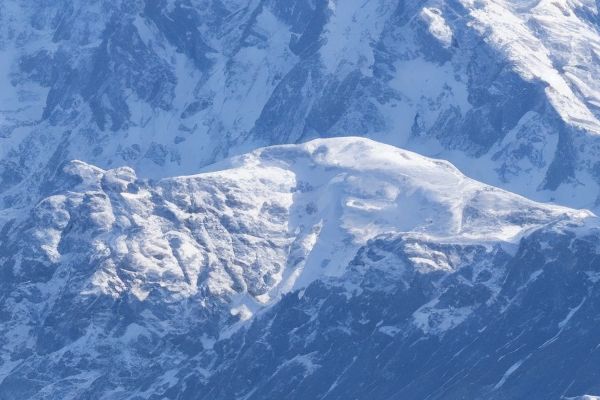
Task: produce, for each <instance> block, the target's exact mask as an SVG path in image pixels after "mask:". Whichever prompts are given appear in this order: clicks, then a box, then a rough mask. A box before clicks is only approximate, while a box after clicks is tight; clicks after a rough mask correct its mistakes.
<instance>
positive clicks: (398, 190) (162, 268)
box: [0, 138, 600, 399]
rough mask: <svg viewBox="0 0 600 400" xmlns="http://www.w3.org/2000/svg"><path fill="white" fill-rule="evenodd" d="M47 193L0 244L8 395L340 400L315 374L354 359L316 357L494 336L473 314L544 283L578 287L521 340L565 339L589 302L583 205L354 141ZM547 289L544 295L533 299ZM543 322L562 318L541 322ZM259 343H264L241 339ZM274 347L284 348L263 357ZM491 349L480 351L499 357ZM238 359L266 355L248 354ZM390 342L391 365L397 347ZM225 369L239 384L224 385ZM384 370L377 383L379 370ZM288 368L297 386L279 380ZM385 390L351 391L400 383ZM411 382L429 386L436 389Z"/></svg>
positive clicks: (69, 175) (91, 170)
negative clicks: (528, 194) (532, 195)
mask: <svg viewBox="0 0 600 400" xmlns="http://www.w3.org/2000/svg"><path fill="white" fill-rule="evenodd" d="M45 190H46V191H47V192H48V197H46V198H45V199H43V200H42V201H40V202H39V203H38V204H37V205H36V206H35V207H34V208H33V209H32V210H31V212H29V213H27V214H19V215H15V216H14V218H13V219H12V220H11V221H10V222H9V223H8V224H6V225H5V228H4V229H3V231H2V235H1V238H2V240H1V241H0V254H2V259H1V261H2V265H3V269H2V272H3V279H2V281H1V282H0V290H1V292H2V293H3V297H2V299H1V300H0V307H1V310H2V314H1V315H2V323H1V324H0V329H1V332H2V335H1V337H2V338H3V341H2V343H1V345H2V352H1V353H2V354H3V357H2V363H3V364H2V367H1V369H0V371H1V373H2V374H1V375H0V397H1V398H6V399H13V398H14V399H17V398H21V399H22V398H32V399H45V398H63V399H81V398H111V399H114V398H127V399H134V398H136V399H137V398H164V397H167V398H186V399H187V398H189V399H195V398H210V399H217V398H223V399H231V398H255V399H266V398H280V396H281V392H280V390H285V391H286V392H287V391H290V393H289V395H290V396H292V397H290V398H307V396H308V397H310V398H347V396H346V394H347V393H352V392H353V391H354V390H358V389H356V388H353V387H352V386H348V385H346V384H345V385H343V386H340V388H339V389H336V387H337V386H338V385H336V384H335V382H334V381H333V379H334V377H335V379H336V380H341V379H346V378H347V376H348V375H346V373H347V372H344V371H343V369H346V368H350V367H352V365H353V362H346V363H345V364H344V363H342V361H341V360H340V359H339V358H340V357H341V358H342V359H344V360H351V359H352V357H355V356H356V357H358V353H356V351H360V352H361V353H362V352H363V351H365V349H364V348H362V349H361V346H356V348H355V350H351V351H350V350H349V351H347V352H346V353H342V352H339V351H333V352H329V351H324V352H321V351H319V350H318V348H320V347H321V346H327V345H330V344H332V343H331V340H333V341H334V343H333V344H335V346H345V345H347V344H348V342H347V340H350V339H351V340H353V341H358V342H361V343H363V345H364V346H379V345H380V342H379V341H380V339H381V338H390V339H389V340H392V339H391V338H396V337H397V340H399V341H400V342H401V344H402V345H404V344H403V343H404V341H405V340H409V339H410V340H416V341H425V342H427V343H429V342H431V341H433V342H438V341H440V340H441V339H442V338H446V337H447V336H448V335H449V336H450V337H452V335H457V334H459V335H466V334H465V333H464V330H465V329H467V330H468V332H471V331H472V330H473V329H474V328H473V327H472V326H473V324H475V325H477V324H485V325H487V324H493V323H496V321H495V320H494V319H493V318H490V317H489V316H488V314H489V313H492V314H493V315H494V316H495V317H496V318H497V317H498V315H500V316H501V317H500V319H502V318H504V317H506V318H508V317H510V316H511V315H512V314H511V313H513V312H516V313H520V312H522V311H523V308H522V307H521V301H522V300H521V298H522V297H523V296H525V299H527V296H529V291H530V290H539V289H536V288H537V285H542V284H543V285H548V284H549V283H547V282H546V279H559V282H557V284H558V283H560V284H561V285H562V284H565V285H567V284H574V283H572V282H571V281H573V280H576V282H577V285H580V286H582V287H585V288H586V289H585V290H581V288H578V289H579V290H577V291H576V292H574V293H573V294H569V296H568V297H567V298H562V297H559V301H560V304H557V305H556V310H555V312H553V314H552V315H543V317H544V318H542V320H541V321H540V324H544V325H543V327H544V329H547V332H546V331H545V333H544V334H543V335H541V334H540V335H538V336H536V343H537V341H540V340H542V339H544V338H546V340H549V339H550V338H551V337H552V336H554V335H557V337H558V335H560V333H561V332H562V330H563V327H566V328H564V329H567V328H568V329H576V327H577V325H573V326H571V325H569V324H567V322H568V321H569V318H571V317H572V316H573V315H574V314H575V312H576V311H577V310H578V309H579V308H580V307H581V306H582V304H583V300H581V302H582V304H579V303H577V304H574V303H573V302H574V301H575V300H573V299H578V301H579V300H580V298H581V299H585V298H587V297H585V296H587V295H590V296H591V295H592V294H591V293H592V288H593V287H594V285H595V283H596V282H597V281H598V279H597V276H596V275H598V274H599V273H600V272H599V271H598V270H597V266H595V263H594V257H597V253H598V251H599V250H598V249H597V246H596V244H594V243H596V242H594V241H595V240H597V239H598V235H599V234H600V231H599V230H598V227H599V225H598V223H597V222H596V217H594V216H593V214H591V213H590V212H586V211H576V210H571V209H568V208H564V207H559V206H551V205H544V204H540V203H535V202H532V201H530V200H527V199H525V198H523V197H520V196H518V195H514V194H511V193H509V192H505V191H502V190H500V189H496V188H493V187H490V186H487V185H484V184H481V183H478V182H476V181H474V180H472V179H469V178H467V177H465V176H464V175H462V174H461V173H460V172H459V171H458V170H457V169H456V168H454V167H453V166H452V165H450V164H449V163H447V162H445V161H439V160H433V159H428V158H424V157H423V156H419V155H417V154H415V153H411V152H408V151H404V150H400V149H398V148H395V147H392V146H389V145H383V144H379V143H377V142H373V141H371V140H368V139H361V138H337V139H320V140H315V141H311V142H309V143H307V144H304V145H283V146H274V147H267V148H264V149H259V150H256V151H254V152H252V153H249V154H246V155H243V156H240V157H237V158H234V159H232V160H228V161H224V162H222V163H220V164H217V165H215V166H212V167H210V170H207V171H205V172H202V173H200V174H198V175H192V176H184V177H174V178H164V179H161V180H158V181H148V180H145V179H138V178H137V177H136V175H135V172H134V171H133V170H132V169H130V168H117V169H113V170H108V171H105V170H101V169H99V168H97V167H93V166H91V165H89V164H85V163H83V162H81V161H74V162H72V163H69V164H66V165H65V166H64V167H63V168H62V170H61V171H60V173H59V174H57V175H56V176H55V177H54V179H53V180H52V181H51V182H48V185H47V186H46V188H45ZM569 246H571V248H572V249H571V250H570V251H567V250H565V249H563V247H564V248H569ZM563 258H571V261H570V262H569V265H570V267H568V266H564V265H563V264H562V263H560V262H559V260H560V261H563V260H562V259H563ZM572 269H575V271H576V272H574V271H572ZM556 274H558V277H557V276H556ZM571 274H572V275H573V276H571ZM563 281H564V282H563ZM558 289H560V288H558ZM558 289H557V290H558ZM282 296H283V297H282ZM332 296H333V297H332ZM340 296H341V297H340ZM373 296H375V297H373ZM555 296H559V293H558V292H556V291H555V290H551V291H549V293H547V294H545V295H543V296H536V297H535V299H534V301H535V302H536V303H535V304H537V302H541V304H546V303H545V301H546V299H547V298H549V299H553V298H555ZM582 296H583V297H582ZM343 299H345V300H343ZM323 301H325V302H327V301H333V303H332V305H331V307H333V308H331V307H330V306H327V307H324V306H323V304H324V303H323ZM340 302H341V303H340ZM355 303H356V304H355ZM379 303H380V304H379ZM590 303H591V300H590ZM395 304H396V305H395ZM578 304H579V305H578ZM517 305H519V306H517ZM575 306H577V307H579V308H577V307H575ZM589 306H590V307H591V306H592V305H591V304H590V305H589ZM526 307H530V306H529V305H526ZM531 307H534V305H532V306H531ZM586 307H587V305H586ZM334 310H335V311H334ZM498 310H502V311H501V312H498ZM569 310H571V311H569ZM534 311H535V310H534ZM535 312H537V311H535ZM535 312H534V314H531V315H529V316H528V318H536V316H537V314H536V313H535ZM289 313H292V314H291V315H289V316H288V317H286V315H287V314H289ZM305 313H306V316H304V315H305ZM321 313H324V314H323V316H322V317H321V316H320V315H321ZM563 314H564V315H563ZM482 315H483V316H482ZM519 315H520V314H519ZM590 316H591V315H590ZM273 318H284V321H279V322H274V321H273V320H272V319H273ZM511 318H512V317H511ZM519 318H525V316H524V315H520V316H519ZM557 318H558V319H559V320H564V321H563V322H561V323H560V324H559V325H557V328H552V326H551V323H553V322H552V321H554V320H555V319H557ZM548 319H549V320H550V321H548ZM286 321H287V322H286ZM281 324H283V325H281ZM314 324H316V325H314ZM305 325H306V326H305ZM313 325H314V326H313ZM477 326H478V329H479V328H481V329H483V328H482V327H479V325H477ZM519 326H520V325H515V324H510V325H509V326H507V327H506V329H518V327H519ZM533 328H536V326H533V327H532V329H533ZM321 329H323V330H324V331H323V332H321ZM257 330H258V332H260V335H264V341H262V340H257V338H255V337H254V336H252V335H256V334H257V333H256V332H257ZM292 331H293V332H292ZM328 332H330V333H328ZM336 332H337V333H336ZM456 332H459V333H456ZM592 333H593V330H590V333H589V334H590V335H592ZM315 334H317V336H314V335H315ZM330 334H331V335H333V336H331V337H329V335H330ZM496 334H498V335H504V334H505V332H504V331H502V332H500V331H499V332H497V333H496ZM532 334H533V333H532ZM247 335H250V338H248V339H246V338H245V336H247ZM271 335H274V337H270V336H271ZM281 335H283V337H287V338H288V339H286V341H287V340H292V341H293V342H294V343H295V345H294V346H293V348H292V349H290V348H288V347H286V346H288V345H286V346H284V347H283V348H279V347H280V345H279V344H278V340H280V339H277V337H280V336H281ZM305 335H306V337H305ZM320 335H325V337H324V338H320ZM469 335H472V333H471V334H469ZM469 335H466V336H461V337H463V339H464V338H465V337H466V338H469V337H471V336H469ZM578 336H579V339H580V340H581V339H582V338H585V337H587V335H585V334H581V335H578ZM400 338H402V339H400ZM509 338H510V336H507V337H506V339H505V340H501V341H499V342H498V343H500V344H498V345H497V346H505V345H506V346H508V348H510V346H511V342H512V341H511V340H510V339H509ZM386 340H387V339H386ZM469 340H472V339H469ZM498 340H499V339H498ZM320 341H321V342H320ZM296 342H297V343H296ZM358 342H357V343H358ZM244 343H247V344H246V345H244ZM517 343H520V342H517ZM550 343H552V341H549V344H550ZM540 344H541V343H540ZM549 344H548V345H549ZM242 345H243V346H249V348H248V349H246V350H241V349H240V348H239V346H242ZM254 346H258V347H259V348H262V349H263V350H264V348H263V347H262V346H266V347H267V348H271V347H272V346H275V347H274V348H273V349H272V350H269V351H268V354H269V355H268V357H267V358H266V359H265V358H264V357H265V355H264V354H255V352H257V351H258V352H259V353H260V352H262V351H263V350H260V349H255V348H254ZM314 346H317V348H314ZM431 346H433V345H431ZM431 346H430V345H428V346H426V348H427V349H428V350H427V351H425V352H424V353H418V357H424V358H417V359H416V360H415V362H417V363H420V362H424V361H425V359H426V358H427V357H429V355H428V354H429V353H428V351H433V350H434V349H435V347H431ZM401 349H402V347H401V346H400V347H398V348H397V349H396V351H398V352H399V356H400V357H404V356H405V355H406V354H412V353H410V352H409V353H402V350H401ZM452 349H455V350H456V351H459V350H460V348H458V347H456V345H454V347H452ZM492 350H497V347H493V348H488V347H485V348H484V349H483V350H477V351H478V352H479V351H492ZM239 351H242V353H241V354H246V355H245V356H242V355H240V354H237V352H239ZM524 351H525V350H523V349H521V350H520V352H516V353H515V354H513V355H511V356H510V357H509V358H508V359H507V361H506V362H508V360H513V362H516V361H514V358H515V357H517V355H520V354H523V353H524ZM248 352H249V353H248ZM290 352H291V353H290ZM507 352H508V350H507ZM511 352H512V350H511ZM292 353H293V354H292ZM369 354H371V357H375V356H376V354H377V353H375V352H373V353H369ZM475 354H479V353H470V352H469V351H467V352H466V353H465V357H467V356H468V357H474V356H475ZM532 354H534V353H532ZM365 356H366V355H365ZM240 357H241V358H240ZM288 358H289V359H288ZM245 362H249V363H250V364H251V365H257V366H258V365H260V366H261V367H260V372H258V371H256V372H251V371H253V368H255V367H252V366H245V365H244V363H245ZM369 362H375V360H374V359H372V360H370V361H369ZM448 362H449V361H448ZM521 362H524V361H523V360H521ZM327 363H335V364H336V365H337V367H336V368H337V369H336V368H334V369H330V368H328V370H329V372H328V375H325V376H323V375H321V374H320V373H318V372H317V371H318V368H320V367H319V365H325V364H327ZM503 364H504V363H500V364H499V365H503ZM365 365H366V364H361V367H359V369H360V368H363V367H364V366H365ZM508 367H510V365H508V366H507V367H506V368H508ZM238 368H241V369H242V370H244V369H246V368H247V371H248V372H247V373H248V374H250V375H246V374H241V375H240V376H239V377H236V378H235V379H234V378H232V377H231V376H230V374H232V373H234V371H236V370H237V369H238ZM281 368H283V369H281ZM382 368H383V369H381V370H379V371H380V372H381V373H382V374H383V375H382V376H380V378H381V379H384V378H385V376H387V375H386V372H385V371H387V370H388V368H391V367H387V366H386V367H383V366H382ZM506 368H505V369H506ZM335 371H337V372H335ZM334 372H335V374H334ZM397 372H398V373H400V372H402V374H403V370H401V369H399V370H398V371H397ZM290 373H293V375H296V374H297V373H300V374H301V375H302V376H305V378H306V379H308V381H307V382H306V384H305V383H302V382H304V381H303V380H300V381H298V382H297V383H294V381H291V382H290V381H289V379H290V377H289V374H290ZM313 373H314V374H317V375H316V377H315V378H314V379H316V380H317V382H316V383H310V379H313V378H310V376H311V375H312V374H313ZM389 373H390V374H392V375H395V372H393V370H390V372H389ZM336 374H337V375H336ZM490 374H492V373H491V372H490ZM502 374H509V373H507V372H505V371H504V370H502V371H500V367H498V368H497V369H496V370H495V371H494V372H493V374H492V375H491V377H496V378H497V379H498V381H500V380H501V379H503V375H502ZM234 375H237V374H236V373H234ZM376 375H377V374H376ZM509 375H510V374H509ZM410 376H411V375H407V376H406V377H405V378H403V379H405V380H406V382H409V380H410V379H411V378H410ZM425 376H426V375H423V377H422V378H421V379H425ZM491 377H488V378H486V379H491ZM507 378H508V375H507ZM223 379H227V380H228V381H231V384H230V385H223V383H222V380H223ZM469 379H471V376H469ZM265 380H266V381H265ZM279 380H281V381H279ZM393 380H394V381H395V379H393ZM505 380H506V379H505ZM272 381H274V382H272ZM412 381H413V382H414V383H413V384H414V385H417V383H418V382H419V380H418V379H416V378H414V376H413V378H412ZM357 383H358V382H357ZM363 383H364V382H363ZM264 385H267V386H266V387H265V386H264ZM273 385H275V388H273V387H272V386H273ZM323 385H331V387H329V389H328V390H327V391H323V388H324V387H325V386H323ZM387 385H388V386H385V385H383V384H382V386H381V387H380V388H379V389H377V390H376V391H373V390H374V389H369V390H368V391H366V392H365V395H366V394H367V393H371V392H372V393H375V394H377V396H378V397H377V398H384V397H382V395H383V393H387V391H389V390H392V389H393V390H397V389H399V388H397V387H396V386H395V384H394V385H391V386H390V383H389V382H388V383H387ZM296 386H297V387H296ZM501 386H502V385H500V384H499V385H498V387H497V388H496V389H500V388H501ZM429 387H430V389H428V390H430V391H431V393H430V394H432V395H433V394H435V393H436V391H440V393H447V392H444V391H443V390H444V387H443V385H441V382H436V381H434V384H433V385H431V386H429ZM276 388H279V389H276ZM561 388H562V387H561ZM593 388H595V387H593ZM488 389H489V388H487V387H486V386H485V385H483V384H480V385H474V387H473V388H471V389H470V391H469V392H468V393H470V394H483V392H485V393H487V392H488ZM361 390H362V389H361ZM403 390H404V389H403ZM406 390H408V389H406ZM411 390H413V389H411ZM254 391H256V392H254ZM307 391H308V392H307ZM326 392H327V393H331V394H327V393H326ZM359 392H360V391H357V392H356V393H357V394H358V393H359ZM253 393H255V394H253ZM307 393H312V394H311V395H308V394H307ZM344 393H346V394H344ZM406 393H410V394H411V395H410V396H409V397H414V396H417V397H421V396H422V395H423V394H422V393H420V394H418V395H417V392H414V391H412V392H411V391H410V390H409V391H407V392H406ZM448 393H453V392H451V391H450V392H448ZM498 393H499V394H502V393H504V392H503V391H498ZM519 393H521V392H519ZM552 393H554V392H552ZM575 394H578V393H577V392H576V393H575ZM153 396H154V397H153ZM161 396H164V397H161ZM245 396H246V397H245ZM248 396H249V397H248ZM252 396H254V397H252ZM401 397H403V396H401ZM403 398H404V397H403ZM456 398H458V397H456Z"/></svg>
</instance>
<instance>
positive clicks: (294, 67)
mask: <svg viewBox="0 0 600 400" xmlns="http://www.w3.org/2000/svg"><path fill="white" fill-rule="evenodd" d="M1 7H2V8H1V9H0V22H2V26H3V28H2V31H1V32H0V52H1V54H2V57H1V58H2V59H3V61H2V67H1V68H0V74H1V76H2V79H3V90H2V91H3V94H2V99H1V102H0V105H1V111H2V116H3V122H2V128H1V129H2V131H1V133H0V144H1V147H2V152H1V153H0V156H1V173H0V176H2V193H3V198H4V204H5V205H6V206H10V205H13V204H20V203H22V202H26V200H27V199H28V198H30V197H31V190H28V189H29V188H31V187H38V186H40V185H43V182H44V180H45V179H47V178H48V174H51V173H52V172H53V171H56V170H57V169H58V168H59V166H60V165H61V164H62V163H63V162H65V161H69V160H71V159H82V160H86V161H87V162H91V163H93V164H96V165H98V166H100V167H103V168H114V167H117V166H122V165H129V166H133V167H135V168H136V169H137V170H138V172H139V173H140V174H141V175H142V176H145V177H157V176H172V175H179V174H182V173H186V174H189V173H195V172H196V171H197V170H198V168H200V167H202V166H204V165H207V164H209V163H211V162H213V161H215V160H219V159H221V158H223V157H224V156H227V155H230V154H232V153H234V154H235V153H240V152H244V151H246V150H248V149H251V148H256V147H258V146H264V145H272V144H282V143H295V142H301V141H306V140H308V139H312V138H315V137H330V136H348V135H361V136H366V137H370V138H373V139H376V140H379V141H383V142H386V143H390V144H394V145H399V146H402V147H407V148H410V149H415V150H417V151H419V152H421V153H424V154H428V155H435V156H437V157H442V158H446V159H451V160H452V161H453V162H454V163H455V164H457V165H458V166H459V167H461V169H463V170H465V172H466V173H467V174H469V175H472V176H474V177H476V178H478V179H480V180H483V181H485V182H488V183H492V184H495V185H499V186H503V187H506V188H509V189H511V190H512V191H516V192H518V193H521V194H525V195H528V196H530V197H535V198H537V199H541V200H549V199H555V200H557V201H559V202H561V203H563V204H568V205H574V206H578V207H580V206H586V207H594V206H595V200H596V196H597V182H596V181H597V174H598V172H597V170H598V166H597V165H596V163H595V159H596V158H597V156H598V149H597V147H598V143H597V139H596V137H597V134H598V133H600V128H599V126H600V124H599V122H598V112H599V111H598V110H599V109H598V104H599V102H600V100H598V97H597V96H598V90H599V88H598V83H597V79H594V77H595V76H597V75H598V73H599V72H600V71H598V65H599V63H598V57H599V56H598V54H599V51H600V50H599V49H600V36H599V35H598V17H597V10H596V5H595V4H594V3H593V1H590V0H588V1H582V0H579V1H575V0H569V1H562V2H552V1H541V2H540V1H537V2H523V1H509V0H494V1H491V0H490V1H484V2H471V1H468V0H447V1H433V0H432V1H419V2H405V1H398V0H378V1H369V2H366V3H365V2H362V1H354V0H352V1H346V2H344V3H338V2H336V1H331V0H313V1H308V0H298V1H291V2H290V1H285V2H284V1H239V0H238V1H236V0H229V1H216V0H215V1H212V0H211V1H209V0H185V1H166V0H164V1H162V0H152V1H146V2H143V1H127V2H118V1H117V2H115V1H110V2H106V1H95V2H92V3H90V2H58V3H57V2H44V1H38V0H36V1H28V2H23V1H8V2H5V3H4V4H3V5H2V6H1ZM32 185H33V186H32Z"/></svg>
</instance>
